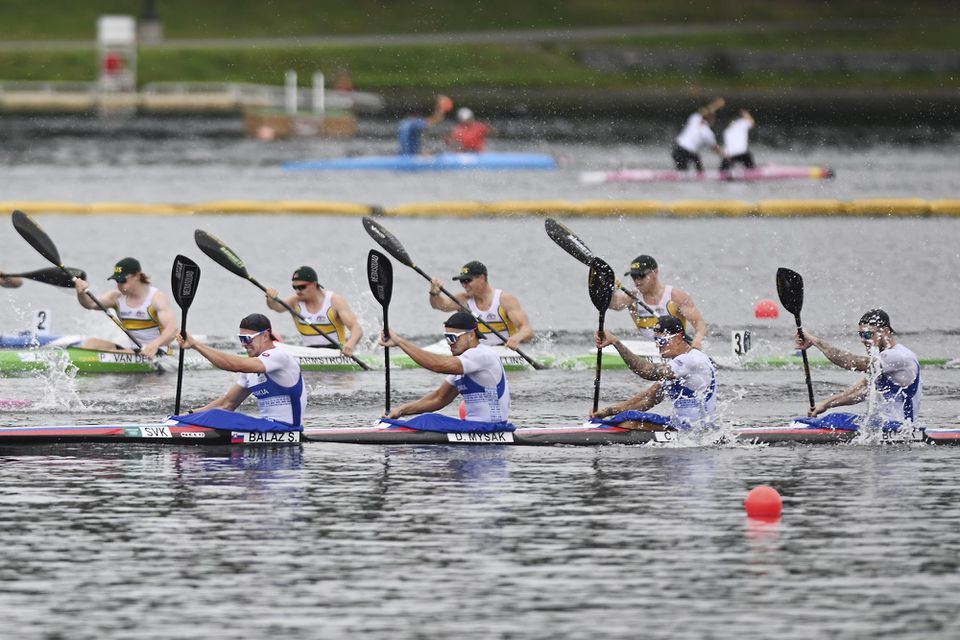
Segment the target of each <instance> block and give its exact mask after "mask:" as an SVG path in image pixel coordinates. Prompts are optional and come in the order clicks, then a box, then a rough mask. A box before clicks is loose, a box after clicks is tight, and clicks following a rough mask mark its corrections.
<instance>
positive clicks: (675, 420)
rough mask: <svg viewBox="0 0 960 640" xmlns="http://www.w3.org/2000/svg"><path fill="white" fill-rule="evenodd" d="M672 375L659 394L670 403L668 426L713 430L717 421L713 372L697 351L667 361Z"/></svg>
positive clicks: (715, 372) (715, 386)
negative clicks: (664, 396)
mask: <svg viewBox="0 0 960 640" xmlns="http://www.w3.org/2000/svg"><path fill="white" fill-rule="evenodd" d="M669 366H670V369H671V371H673V375H674V376H676V377H674V378H673V379H671V380H664V381H663V383H662V385H663V392H664V395H666V396H667V397H668V398H669V399H670V400H671V402H672V403H673V415H672V416H671V417H670V424H672V425H673V426H675V427H677V428H690V427H713V426H715V425H716V421H717V370H716V368H715V367H714V366H713V362H711V360H710V358H709V357H708V356H707V354H705V353H704V352H703V351H700V350H699V349H691V350H690V351H688V352H687V353H684V354H682V355H679V356H677V357H676V358H673V359H671V360H670V361H669Z"/></svg>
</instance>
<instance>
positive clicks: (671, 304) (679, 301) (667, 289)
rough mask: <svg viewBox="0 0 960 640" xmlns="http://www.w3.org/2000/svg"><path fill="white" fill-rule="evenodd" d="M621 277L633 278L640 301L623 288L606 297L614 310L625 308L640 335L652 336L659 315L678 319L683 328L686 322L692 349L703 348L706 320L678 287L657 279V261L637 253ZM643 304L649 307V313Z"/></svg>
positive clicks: (685, 327) (658, 271)
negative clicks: (691, 340) (691, 336)
mask: <svg viewBox="0 0 960 640" xmlns="http://www.w3.org/2000/svg"><path fill="white" fill-rule="evenodd" d="M623 275H625V276H630V277H631V278H633V283H634V285H636V287H637V291H636V293H635V294H634V295H635V296H637V297H639V298H640V299H641V300H642V301H643V305H641V304H640V303H639V302H638V301H637V300H636V299H635V298H634V297H633V296H631V295H630V294H628V293H624V292H623V291H614V293H613V296H612V297H611V298H610V308H611V309H613V310H614V311H622V310H623V309H628V310H629V311H630V316H631V317H632V318H633V322H634V324H636V325H637V329H638V330H639V331H640V335H642V336H643V337H645V338H648V339H651V340H652V339H653V327H654V326H656V324H657V320H658V318H659V317H660V316H673V317H675V318H679V319H680V321H681V322H682V323H683V325H684V330H685V331H686V330H687V326H686V325H687V323H688V322H689V323H690V324H692V325H693V331H694V335H693V342H692V345H693V348H694V349H701V348H703V339H704V338H705V337H706V335H707V322H706V320H704V319H703V316H702V315H701V314H700V310H699V309H697V306H696V305H695V304H694V303H693V298H692V297H691V296H690V294H689V293H687V292H686V291H684V290H682V289H677V288H676V287H673V286H670V285H666V284H663V283H662V282H660V267H659V266H658V265H657V261H656V260H654V259H653V258H652V257H651V256H648V255H639V256H637V257H636V258H634V260H633V262H631V263H630V270H629V271H627V272H626V273H625V274H623ZM644 305H645V306H646V307H650V310H652V311H653V313H650V311H648V310H647V309H646V308H645V306H644Z"/></svg>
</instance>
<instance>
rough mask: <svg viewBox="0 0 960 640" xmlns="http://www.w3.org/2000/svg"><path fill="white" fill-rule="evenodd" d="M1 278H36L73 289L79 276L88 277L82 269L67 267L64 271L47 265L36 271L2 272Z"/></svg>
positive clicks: (84, 278) (83, 278)
mask: <svg viewBox="0 0 960 640" xmlns="http://www.w3.org/2000/svg"><path fill="white" fill-rule="evenodd" d="M0 278H24V279H26V280H34V281H36V282H42V283H43V284H52V285H53V286H55V287H65V288H67V289H72V288H74V287H75V286H76V283H75V282H74V281H75V280H76V279H77V278H80V279H81V280H86V279H87V274H86V273H85V272H84V271H83V270H82V269H75V268H73V267H67V270H66V271H65V272H64V271H62V270H61V269H60V267H47V268H46V269H37V270H36V271H25V272H24V273H0Z"/></svg>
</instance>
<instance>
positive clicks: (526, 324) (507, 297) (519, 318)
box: [500, 291, 533, 351]
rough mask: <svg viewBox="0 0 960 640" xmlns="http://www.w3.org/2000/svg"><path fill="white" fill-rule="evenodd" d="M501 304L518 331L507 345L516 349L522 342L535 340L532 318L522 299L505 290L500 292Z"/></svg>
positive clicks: (509, 339) (508, 340)
mask: <svg viewBox="0 0 960 640" xmlns="http://www.w3.org/2000/svg"><path fill="white" fill-rule="evenodd" d="M500 304H501V305H502V306H503V311H504V312H505V313H506V314H507V319H508V320H510V322H511V323H513V326H515V327H516V328H517V332H516V333H514V334H513V335H512V336H510V337H509V338H508V339H507V342H506V346H507V347H508V348H510V349H513V350H514V351H516V349H517V347H519V346H520V343H521V342H529V341H530V340H533V327H532V326H530V318H529V317H527V312H526V311H524V310H523V307H522V306H521V305H520V301H519V300H517V297H516V296H515V295H513V294H510V293H507V292H506V291H504V292H503V293H501V294H500Z"/></svg>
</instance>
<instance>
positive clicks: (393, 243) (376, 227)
mask: <svg viewBox="0 0 960 640" xmlns="http://www.w3.org/2000/svg"><path fill="white" fill-rule="evenodd" d="M363 228H364V229H366V230H367V233H369V234H370V237H371V238H373V240H374V242H376V243H377V244H378V245H380V246H381V247H383V248H384V249H386V250H387V253H389V254H390V255H392V256H393V257H394V258H396V259H397V260H399V261H400V262H401V263H402V264H404V265H406V266H408V267H413V260H411V259H410V256H409V255H408V254H407V250H406V249H404V248H403V245H402V244H400V241H399V240H397V239H396V237H394V235H393V234H392V233H390V232H389V231H387V230H386V229H384V227H383V225H381V224H380V223H379V222H377V221H376V220H374V219H373V218H369V217H366V216H364V218H363Z"/></svg>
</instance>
